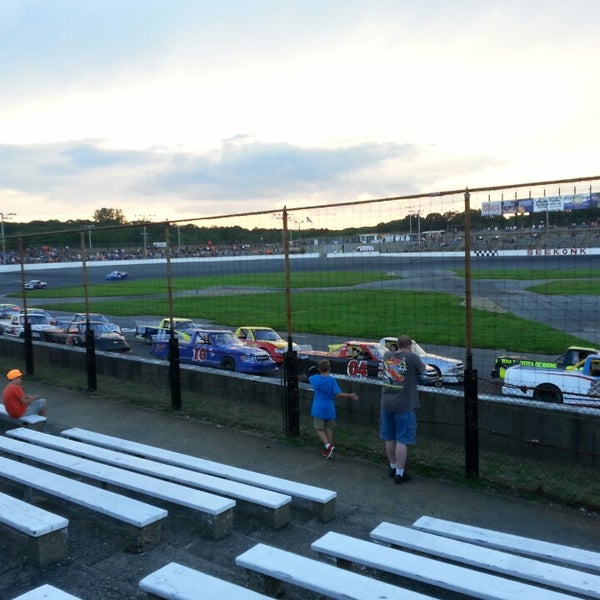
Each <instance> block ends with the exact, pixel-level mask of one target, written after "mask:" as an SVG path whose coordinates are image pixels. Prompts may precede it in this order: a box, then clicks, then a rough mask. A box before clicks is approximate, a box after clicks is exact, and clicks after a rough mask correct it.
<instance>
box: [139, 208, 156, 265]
mask: <svg viewBox="0 0 600 600" xmlns="http://www.w3.org/2000/svg"><path fill="white" fill-rule="evenodd" d="M155 216H156V215H135V218H136V219H139V220H140V221H141V222H142V224H143V227H144V230H143V232H142V236H143V238H144V258H146V257H147V256H148V232H147V231H146V223H147V221H149V220H151V219H152V218H154V217H155Z"/></svg>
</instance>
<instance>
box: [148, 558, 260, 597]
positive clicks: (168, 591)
mask: <svg viewBox="0 0 600 600" xmlns="http://www.w3.org/2000/svg"><path fill="white" fill-rule="evenodd" d="M139 587H140V590H142V591H143V592H147V593H148V594H153V595H154V596H156V597H158V598H165V600H197V598H198V593H199V590H202V600H224V599H229V598H231V599H233V600H267V599H268V598H269V596H264V595H263V594H259V593H258V592H254V591H252V590H249V589H246V588H244V587H242V586H239V585H236V584H234V583H230V582H229V581H225V580H223V579H219V578H217V577H213V576H212V575H208V574H207V573H202V572H201V571H197V570H195V569H190V568H189V567H185V566H183V565H180V564H178V563H175V562H172V563H169V564H168V565H165V566H164V567H162V568H161V569H158V570H157V571H154V572H153V573H150V574H149V575H147V576H146V577H144V579H142V580H141V581H140V584H139Z"/></svg>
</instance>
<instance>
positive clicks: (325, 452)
mask: <svg viewBox="0 0 600 600" xmlns="http://www.w3.org/2000/svg"><path fill="white" fill-rule="evenodd" d="M328 454H329V448H323V452H321V456H322V457H323V458H327V455H328Z"/></svg>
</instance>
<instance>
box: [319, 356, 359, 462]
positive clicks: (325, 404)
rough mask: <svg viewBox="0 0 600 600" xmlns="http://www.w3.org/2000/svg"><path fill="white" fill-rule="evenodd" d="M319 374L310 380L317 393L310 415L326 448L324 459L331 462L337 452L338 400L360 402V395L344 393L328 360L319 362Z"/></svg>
mask: <svg viewBox="0 0 600 600" xmlns="http://www.w3.org/2000/svg"><path fill="white" fill-rule="evenodd" d="M317 369H318V373H316V374H314V375H311V376H310V377H309V378H308V381H309V383H310V384H311V385H312V387H313V390H314V392H315V395H314V398H313V403H312V408H311V411H310V415H311V416H312V417H313V424H314V428H315V430H316V432H317V435H318V436H319V439H320V440H321V441H322V442H323V444H324V446H325V448H324V450H323V452H322V455H323V457H324V458H325V459H326V460H329V459H330V458H331V457H332V456H333V453H334V451H335V447H334V446H333V427H334V425H335V418H336V412H335V400H336V398H349V399H350V400H358V394H346V393H344V392H342V390H341V389H340V386H339V385H338V382H337V381H336V380H335V378H334V377H332V376H331V365H330V364H329V361H328V360H325V359H323V360H321V361H319V365H318V367H317Z"/></svg>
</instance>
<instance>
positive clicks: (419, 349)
mask: <svg viewBox="0 0 600 600" xmlns="http://www.w3.org/2000/svg"><path fill="white" fill-rule="evenodd" d="M411 350H412V351H413V353H414V354H416V355H417V356H425V355H426V354H427V352H425V350H423V348H422V347H421V346H419V344H417V342H415V340H413V341H412V347H411Z"/></svg>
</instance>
